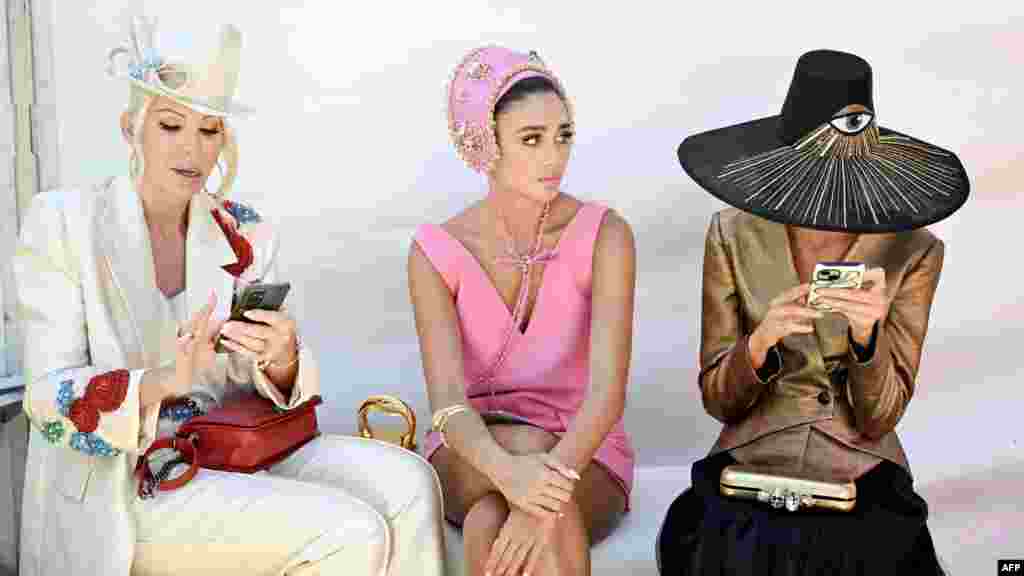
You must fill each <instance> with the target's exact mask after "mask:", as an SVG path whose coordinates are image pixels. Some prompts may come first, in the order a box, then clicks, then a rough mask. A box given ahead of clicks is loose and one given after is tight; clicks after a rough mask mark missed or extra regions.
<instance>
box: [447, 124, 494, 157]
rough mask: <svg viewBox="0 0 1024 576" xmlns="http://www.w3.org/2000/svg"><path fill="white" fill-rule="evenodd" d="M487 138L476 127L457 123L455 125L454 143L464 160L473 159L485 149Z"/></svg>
mask: <svg viewBox="0 0 1024 576" xmlns="http://www.w3.org/2000/svg"><path fill="white" fill-rule="evenodd" d="M486 139H487V136H486V134H484V131H483V130H482V129H481V128H480V127H479V126H477V125H475V124H472V123H470V122H458V123H456V125H455V143H456V146H458V148H459V153H460V154H461V155H462V156H463V157H464V158H474V157H476V156H477V155H479V154H481V153H483V151H484V149H485V148H486V146H487V144H486Z"/></svg>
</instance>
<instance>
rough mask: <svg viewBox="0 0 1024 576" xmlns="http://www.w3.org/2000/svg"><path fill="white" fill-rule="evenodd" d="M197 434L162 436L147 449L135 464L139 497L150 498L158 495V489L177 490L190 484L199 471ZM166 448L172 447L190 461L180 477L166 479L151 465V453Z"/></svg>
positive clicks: (164, 490)
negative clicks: (155, 472) (152, 468)
mask: <svg viewBox="0 0 1024 576" xmlns="http://www.w3.org/2000/svg"><path fill="white" fill-rule="evenodd" d="M195 442H196V436H195V435H194V434H192V435H190V436H189V437H187V438H182V437H180V436H175V437H173V438H161V439H159V440H157V441H156V442H153V444H152V445H150V447H149V448H148V449H147V450H146V452H145V454H143V455H142V456H141V457H140V458H139V462H138V464H136V466H135V474H136V476H138V478H139V491H138V492H139V498H142V499H144V500H145V499H149V498H152V497H153V496H155V495H156V491H157V490H160V491H161V492H169V491H171V490H177V489H178V488H181V487H182V486H184V485H185V484H188V483H189V482H190V481H191V480H192V479H193V478H195V476H196V473H198V472H199V458H197V457H196V445H195ZM164 448H171V449H172V450H175V451H177V452H179V453H180V454H181V456H182V458H184V460H185V461H186V462H188V463H189V467H188V470H186V471H185V473H184V474H182V475H181V476H180V477H179V478H175V479H173V480H165V479H163V478H160V477H159V476H160V475H154V474H153V471H152V470H151V469H150V467H149V455H150V454H151V453H153V452H155V451H157V450H163V449H164Z"/></svg>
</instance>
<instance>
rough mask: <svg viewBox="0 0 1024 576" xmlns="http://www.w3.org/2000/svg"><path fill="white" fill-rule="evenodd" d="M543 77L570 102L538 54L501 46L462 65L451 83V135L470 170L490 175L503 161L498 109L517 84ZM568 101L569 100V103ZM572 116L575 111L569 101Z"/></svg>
mask: <svg viewBox="0 0 1024 576" xmlns="http://www.w3.org/2000/svg"><path fill="white" fill-rule="evenodd" d="M535 76H542V77H544V78H547V79H548V80H550V81H551V83H552V84H554V85H555V88H556V89H557V90H558V92H559V93H560V94H561V96H562V98H563V99H566V95H565V90H564V89H563V88H562V84H561V82H559V81H558V78H556V77H555V75H554V74H552V73H551V71H550V70H548V69H547V66H545V65H544V62H542V61H541V59H540V57H539V56H537V53H536V52H530V53H529V54H523V53H521V52H513V51H511V50H508V49H507V48H502V47H500V46H484V47H482V48H477V49H476V50H473V51H472V52H470V53H469V54H467V55H466V57H465V58H463V59H462V61H461V62H459V65H458V66H457V67H456V68H455V72H454V73H453V74H452V78H451V81H450V82H449V83H448V132H449V134H450V135H451V138H452V142H453V143H454V144H455V151H456V152H457V153H458V155H459V157H460V158H462V160H463V161H464V162H466V164H468V165H469V167H470V168H472V169H473V170H476V171H477V172H488V171H490V170H491V169H493V168H494V162H495V161H496V160H497V159H498V158H499V157H500V155H501V154H500V152H499V151H498V140H497V136H496V134H495V121H494V105H495V104H496V103H497V102H498V100H499V99H500V98H501V97H502V96H504V95H505V93H506V92H508V90H509V88H511V87H512V86H513V85H514V84H515V83H516V82H519V81H520V80H525V79H527V78H533V77H535ZM566 100H567V99H566ZM566 107H567V108H569V113H570V114H572V108H571V107H570V106H569V104H568V101H566Z"/></svg>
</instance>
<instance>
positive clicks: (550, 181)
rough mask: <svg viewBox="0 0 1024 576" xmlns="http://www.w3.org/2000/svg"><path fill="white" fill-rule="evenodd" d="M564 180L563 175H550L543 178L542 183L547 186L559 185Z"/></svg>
mask: <svg viewBox="0 0 1024 576" xmlns="http://www.w3.org/2000/svg"><path fill="white" fill-rule="evenodd" d="M561 182H562V177H561V176H548V177H547V178H541V179H540V183H541V184H543V185H545V186H558V184H559V183H561Z"/></svg>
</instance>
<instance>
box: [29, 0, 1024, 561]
mask: <svg viewBox="0 0 1024 576" xmlns="http://www.w3.org/2000/svg"><path fill="white" fill-rule="evenodd" d="M37 4H40V3H39V2H37ZM41 4H44V5H45V6H46V10H45V11H44V12H45V13H48V15H49V16H48V19H49V21H50V22H49V24H50V25H51V26H52V31H51V32H52V39H53V40H52V42H53V46H52V50H53V54H52V56H53V63H54V70H53V76H52V81H53V82H55V90H56V109H55V114H56V119H57V123H58V132H57V133H58V141H59V142H58V147H57V148H58V150H59V152H58V154H59V160H58V161H59V165H60V170H59V174H60V178H59V181H60V184H61V186H73V185H78V184H84V183H89V182H93V181H95V180H97V179H100V178H103V177H105V176H108V175H111V174H121V173H125V172H126V171H127V161H128V148H127V147H126V145H125V144H124V143H123V142H122V141H121V140H120V137H119V133H118V129H117V120H118V114H119V113H120V111H121V110H122V109H123V107H124V105H125V104H126V102H127V96H128V90H127V87H126V86H125V85H124V84H123V83H119V82H116V81H112V80H108V79H107V78H106V77H105V76H104V74H103V67H104V55H105V53H106V51H107V50H108V49H110V48H111V47H113V46H115V45H118V44H120V43H122V42H123V41H124V40H125V36H124V29H123V27H122V22H123V18H122V13H123V12H125V11H127V10H133V9H137V8H138V7H139V6H142V7H143V8H144V9H145V11H146V12H147V13H149V14H152V15H158V16H159V17H160V18H161V21H162V22H164V23H165V25H167V26H175V27H180V26H196V25H199V24H203V23H207V24H211V25H212V24H216V23H218V22H222V21H230V22H233V23H235V24H237V25H238V26H239V27H240V28H241V29H242V31H243V34H244V42H245V47H244V52H243V60H242V73H241V85H240V91H239V97H240V99H241V100H242V101H244V102H245V103H247V104H249V105H251V106H253V107H254V108H256V110H257V114H256V115H255V116H254V117H252V118H251V119H247V120H245V121H241V122H237V123H236V124H235V126H236V128H237V129H238V132H239V136H240V144H241V164H240V177H239V179H238V184H237V186H236V188H235V192H234V195H235V197H236V198H237V199H240V200H242V201H244V202H248V203H251V204H253V205H254V206H256V207H257V209H258V210H260V211H261V212H262V213H263V214H264V215H265V216H266V217H269V218H271V219H272V220H275V221H277V222H278V224H279V226H280V227H281V230H282V232H283V234H284V244H283V248H282V272H283V275H284V277H285V278H286V279H288V280H290V281H291V282H292V283H293V285H294V289H293V292H292V295H291V296H290V297H289V300H290V306H291V308H292V310H294V311H295V313H296V315H297V316H298V318H299V321H300V323H301V328H302V333H303V336H304V338H305V340H306V342H308V344H309V345H310V346H312V347H313V348H314V349H315V351H316V352H317V353H318V355H319V358H320V362H321V365H322V374H323V380H324V381H323V390H324V396H325V402H326V403H325V405H324V409H323V410H322V411H321V421H322V426H323V428H324V429H326V430H327V431H330V432H344V433H351V432H353V431H354V430H355V426H356V420H355V411H356V408H357V406H358V405H359V403H360V402H361V401H362V400H363V399H364V398H365V397H366V396H368V395H371V394H378V393H389V394H397V395H398V396H400V397H402V398H403V399H405V400H406V401H408V402H410V403H411V404H412V405H413V407H414V408H415V409H416V411H417V414H418V416H419V418H420V423H421V425H420V429H419V431H418V437H419V438H420V439H422V434H423V425H424V423H426V422H428V421H429V413H428V408H427V403H426V394H425V391H424V386H423V377H422V371H421V366H420V359H419V350H418V346H417V342H416V335H415V330H414V326H413V320H412V310H411V306H410V304H409V298H408V292H407V283H406V274H405V262H406V254H407V250H408V247H409V242H410V238H411V236H412V234H413V231H414V229H415V227H416V226H417V225H418V224H420V223H421V222H424V221H432V222H440V221H442V220H444V219H445V218H447V217H449V216H450V215H452V214H454V213H455V212H456V211H457V210H459V209H460V208H461V207H463V206H465V205H467V204H468V203H470V202H471V201H473V200H474V199H476V198H478V197H480V195H481V194H483V193H484V187H485V183H484V181H483V180H482V179H481V178H479V177H478V176H476V175H474V174H472V173H471V172H470V171H469V170H467V169H465V168H464V167H463V166H462V165H461V163H460V162H459V161H458V160H457V158H456V157H455V155H454V153H453V151H452V148H451V145H450V143H449V141H448V137H447V132H446V125H445V117H444V107H443V105H444V102H443V97H444V88H445V83H446V81H447V78H448V76H449V74H450V73H451V70H452V68H453V67H454V65H455V64H456V62H457V60H458V59H459V58H460V57H461V56H462V55H463V54H464V53H465V52H466V51H468V50H470V49H471V48H473V47H476V46H478V45H480V44H482V43H498V44H503V45H506V46H509V47H514V48H518V49H523V50H530V49H534V50H537V51H538V52H539V53H540V55H541V56H542V57H543V58H544V59H545V60H546V62H547V63H548V64H549V65H550V66H551V67H552V68H553V69H554V70H555V71H556V72H557V73H558V74H559V75H560V76H561V77H562V79H563V81H564V83H565V85H566V87H567V90H568V91H569V93H570V96H571V97H572V99H573V101H574V105H575V109H576V112H577V124H578V139H577V144H576V148H575V150H574V153H573V154H574V156H573V159H572V161H571V163H570V166H569V171H568V174H567V178H566V181H565V187H564V191H565V192H567V193H570V194H574V195H576V196H578V197H580V198H583V199H587V200H600V201H603V202H605V203H607V204H608V205H610V206H612V207H614V208H615V209H616V210H618V211H619V212H620V213H621V214H622V215H623V216H625V218H626V219H627V220H628V221H629V222H630V223H631V224H632V226H633V229H634V231H635V233H636V237H637V247H638V259H639V262H638V286H637V292H638V295H637V309H636V332H635V339H634V353H633V362H632V376H631V381H630V388H629V396H628V407H627V410H626V426H627V429H628V430H629V431H630V432H631V433H632V434H633V435H634V438H635V442H636V446H637V450H638V457H639V461H640V463H641V464H643V465H659V464H684V465H685V464H688V463H690V462H692V461H693V460H695V459H697V458H700V457H702V456H703V455H704V454H705V453H706V451H707V450H708V448H709V447H710V446H711V444H712V443H713V441H714V439H715V437H716V435H717V433H718V430H719V426H718V424H717V422H716V421H714V420H713V419H712V418H711V417H710V416H708V415H706V414H705V413H704V411H703V409H702V407H701V403H700V397H699V394H698V390H697V384H696V377H697V349H698V338H699V334H698V326H699V318H700V297H699V295H700V268H701V256H702V254H703V238H704V233H705V230H706V226H707V223H708V219H709V217H710V215H711V213H712V212H713V211H714V210H717V209H719V208H720V207H722V204H721V203H719V202H718V201H717V200H714V199H712V198H711V197H710V196H709V195H707V194H706V193H704V192H703V191H702V190H701V189H699V188H698V187H697V186H696V184H694V183H693V182H692V181H691V180H689V178H688V177H686V176H685V175H684V173H683V172H682V170H681V169H680V168H679V166H678V163H677V161H676V157H675V149H676V146H677V145H678V144H679V142H680V141H681V140H682V139H683V138H684V137H685V136H686V135H688V134H691V133H694V132H698V131H703V130H708V129H712V128H715V127H719V126H722V125H726V124H732V123H738V122H742V121H745V120H749V119H753V118H756V117H761V116H768V115H772V114H776V113H778V111H779V110H780V109H781V106H782V101H783V99H784V97H785V93H786V89H787V87H788V85H789V80H790V75H791V74H792V71H793V66H794V64H795V62H796V59H797V57H798V56H799V55H800V54H801V53H803V52H804V51H807V50H811V49H816V48H832V49H838V50H846V51H851V52H854V53H856V54H858V55H860V56H862V57H864V58H865V59H867V60H868V61H869V62H870V63H871V64H872V66H873V68H874V78H875V104H876V112H877V115H878V119H879V122H880V123H881V124H882V125H884V126H888V127H891V128H893V129H896V130H899V131H901V132H906V133H909V134H912V135H915V136H917V137H919V138H922V139H925V140H927V141H930V142H932V143H935V144H937V145H939V146H942V147H945V148H948V149H951V150H954V151H956V152H957V153H958V154H959V155H960V157H961V159H962V161H963V162H964V164H965V166H966V168H967V170H968V173H969V174H970V176H971V180H972V184H973V190H972V195H971V198H970V199H969V201H968V203H967V204H966V206H965V207H964V208H963V209H962V210H961V211H960V212H958V213H957V214H956V215H955V216H953V217H952V218H950V219H948V220H946V221H945V222H943V223H940V224H939V225H936V226H934V227H933V230H934V231H935V232H936V233H937V234H939V235H940V236H941V237H943V238H944V239H945V240H946V242H947V250H946V262H945V270H944V271H943V275H942V280H941V282H940V286H939V291H938V296H937V298H936V301H935V307H934V309H933V315H932V322H931V331H930V333H929V335H928V340H927V343H926V346H925V351H924V359H923V367H922V369H921V371H920V374H919V381H918V392H917V395H916V397H915V398H914V400H913V402H912V403H911V405H910V408H909V411H908V412H907V414H906V416H905V418H904V420H903V421H902V423H901V424H900V426H899V429H898V430H899V432H900V434H901V437H902V438H903V440H904V443H905V445H906V447H907V451H908V453H909V457H910V461H911V465H912V467H913V469H914V471H915V474H916V477H917V481H918V483H919V484H920V483H922V482H931V481H936V480H939V479H942V478H951V477H959V476H963V475H965V474H968V473H970V472H971V471H972V470H978V471H981V470H984V469H989V468H992V467H997V466H1000V465H1004V464H1007V463H1011V462H1015V461H1020V460H1021V459H1022V449H1021V442H1022V440H1024V438H1022V433H1021V427H1020V419H1021V416H1022V412H1021V408H1022V406H1024V390H1022V381H1021V368H1020V366H1021V361H1020V358H1021V350H1022V348H1021V342H1022V341H1024V329H1022V321H1024V301H1022V297H1021V294H1022V290H1021V287H1020V282H1021V281H1022V280H1024V274H1022V273H1021V272H1020V267H1019V261H1020V259H1019V257H1018V256H1017V249H1016V246H1018V245H1019V232H1018V231H1019V230H1020V226H1021V217H1022V216H1021V215H1022V210H1021V209H1022V208H1024V201H1022V197H1021V193H1020V187H1021V182H1022V181H1024V166H1022V162H1021V158H1022V157H1024V144H1022V143H1021V130H1022V128H1024V122H1022V121H1021V113H1020V110H1021V109H1020V106H1021V105H1022V103H1024V84H1022V80H1021V70H1022V65H1024V9H1022V4H1021V3H1019V2H1013V3H1009V2H1007V3H1000V4H999V5H996V4H988V3H985V2H969V3H950V4H946V5H945V6H942V7H941V8H940V7H939V6H938V5H937V4H935V3H916V2H860V3H824V2H808V3H800V4H798V3H795V2H785V3H782V2H775V3H769V2H757V3H741V2H693V3H681V2H661V1H647V0H638V1H634V2H626V3H619V2H616V3H595V2H586V3H584V2H561V3H555V2H544V1H527V2H519V3H518V4H519V5H518V6H515V7H513V6H502V5H501V3H499V2H486V1H484V0H474V1H453V0H446V1H442V2H411V1H410V2H393V1H387V0H380V1H377V2H359V3H354V2H333V1H330V2H329V1H323V2H307V3H299V2H253V1H251V0H237V1H228V0H217V1H210V0H173V1H171V0H167V1H147V2H128V1H125V0H102V1H99V0H95V1H76V2H64V1H62V2H60V3H59V4H58V3H57V2H56V0H48V1H47V2H41ZM44 24H45V22H44ZM37 26H38V24H37ZM1018 509H1019V508H1018ZM1008 552H1009V551H1008Z"/></svg>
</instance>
